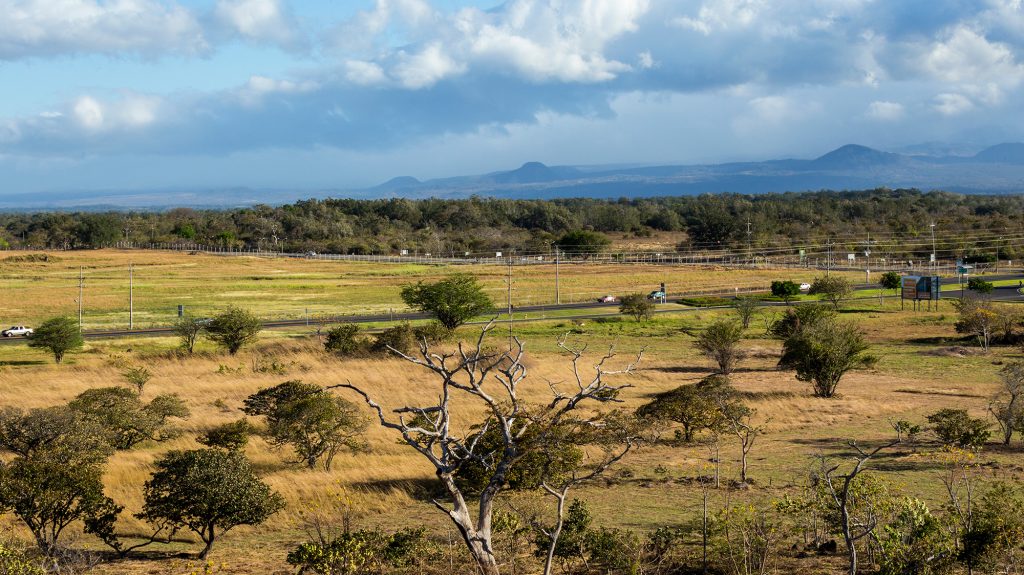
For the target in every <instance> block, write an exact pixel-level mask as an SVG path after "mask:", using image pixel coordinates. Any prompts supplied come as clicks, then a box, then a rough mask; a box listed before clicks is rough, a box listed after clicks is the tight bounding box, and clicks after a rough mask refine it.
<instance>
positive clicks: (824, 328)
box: [779, 319, 874, 397]
mask: <svg viewBox="0 0 1024 575" xmlns="http://www.w3.org/2000/svg"><path fill="white" fill-rule="evenodd" d="M867 349H868V344H867V342H866V341H865V340H864V334H863V333H862V332H861V331H860V329H859V328H858V327H857V326H856V325H854V324H852V323H847V322H840V321H837V320H834V319H823V320H819V321H818V322H815V323H813V324H811V325H809V326H806V327H804V328H802V329H800V330H798V331H796V332H794V333H793V334H792V335H790V336H789V337H788V338H787V339H786V340H785V341H784V342H783V344H782V358H781V359H780V360H779V366H780V367H783V368H786V369H793V370H796V378H797V379H799V380H800V381H808V382H811V385H812V387H813V389H814V395H815V396H816V397H832V396H834V395H835V393H836V387H838V386H839V380H840V379H841V378H842V377H843V375H844V374H845V373H846V372H847V371H849V370H851V369H854V368H857V367H862V366H867V365H870V364H871V363H873V361H874V358H873V357H872V356H870V355H868V354H866V353H865V352H866V351H867Z"/></svg>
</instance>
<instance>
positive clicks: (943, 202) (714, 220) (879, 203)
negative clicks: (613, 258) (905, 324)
mask: <svg viewBox="0 0 1024 575" xmlns="http://www.w3.org/2000/svg"><path fill="white" fill-rule="evenodd" d="M748 222H749V230H750V232H749V235H748ZM933 222H934V223H935V225H936V228H937V229H938V230H940V231H941V234H940V237H939V240H938V241H939V251H940V252H941V251H943V250H945V251H947V252H953V251H956V252H957V253H958V254H959V253H963V254H964V255H971V253H970V252H972V251H978V252H979V253H981V252H984V254H988V253H990V252H992V251H993V250H994V249H996V248H997V247H998V248H1000V249H1002V250H1005V252H1003V253H1005V255H1004V256H1003V257H1009V258H1012V257H1016V254H1017V252H1018V251H1022V252H1024V250H1022V249H1021V247H1020V244H1021V239H1020V238H1021V237H1022V236H1024V196H1020V195H960V194H953V193H947V192H927V193H925V192H921V191H918V190H912V189H910V190H905V189H899V190H890V189H875V190H867V191H854V192H831V191H820V192H803V193H783V194H763V195H740V194H718V195H710V194H707V195H700V196H684V197H662V198H642V199H629V198H621V199H619V200H598V199H585V198H579V199H560V200H550V201H547V200H506V199H492V198H479V197H473V198H469V199H461V200H451V199H426V200H408V199H400V198H389V199H379V200H349V199H323V200H317V199H311V200H305V201H299V202H296V203H295V204H291V205H283V206H276V207H275V206H267V205H258V206H254V207H249V208H239V209H232V210H194V209H187V208H180V209H174V210H169V211H162V212H145V211H143V212H119V211H110V212H71V213H69V212H36V213H6V214H0V248H5V247H11V248H23V247H31V248H55V249H79V248H90V247H102V246H107V245H111V244H113V243H114V242H120V241H131V242H137V243H149V242H160V243H179V244H186V243H187V244H199V245H206V246H221V247H226V248H238V249H262V250H278V251H289V252H305V251H317V252H322V253H344V254H371V253H372V254H389V253H396V252H397V251H399V250H402V249H407V250H409V253H413V252H414V251H416V252H419V253H425V252H432V253H434V254H444V253H462V252H476V253H481V252H487V251H492V250H506V251H509V252H511V251H513V250H515V251H517V252H518V253H547V252H548V251H549V250H550V249H551V246H552V243H553V242H554V241H555V240H557V239H558V238H559V237H561V236H562V235H563V234H565V233H566V232H569V231H571V230H593V231H596V232H601V233H604V234H608V235H610V236H612V237H613V238H620V237H639V238H642V237H645V236H650V235H652V234H656V233H658V232H685V234H679V237H680V238H682V240H681V242H680V243H679V246H678V249H680V250H684V251H687V250H710V249H737V250H743V249H747V248H748V247H749V248H751V249H754V250H759V249H760V250H769V249H772V248H773V247H779V246H784V247H787V248H793V247H799V246H810V247H814V246H818V247H820V246H822V245H824V244H825V243H826V242H830V243H832V244H833V245H835V246H837V247H838V248H840V249H841V248H843V247H847V248H849V249H859V248H862V247H863V245H865V242H868V243H869V244H870V243H871V242H875V243H877V244H879V245H881V244H885V243H886V242H888V243H889V244H890V245H889V246H888V247H887V248H886V251H888V252H890V253H897V252H900V251H901V250H902V252H903V253H906V254H908V255H912V254H918V255H920V254H927V253H928V252H930V249H931V245H930V243H929V242H927V241H925V240H927V239H928V238H929V237H930V231H931V228H930V224H931V223H933ZM915 238H917V239H919V240H921V241H920V242H914V241H913V240H914V239H915ZM748 242H749V243H748ZM1000 243H1001V246H1000V245H999V244H1000ZM926 244H927V245H926Z"/></svg>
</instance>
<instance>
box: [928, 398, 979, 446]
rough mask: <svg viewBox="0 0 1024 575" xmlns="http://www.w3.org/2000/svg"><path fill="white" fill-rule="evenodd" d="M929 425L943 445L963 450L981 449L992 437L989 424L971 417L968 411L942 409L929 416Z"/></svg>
mask: <svg viewBox="0 0 1024 575" xmlns="http://www.w3.org/2000/svg"><path fill="white" fill-rule="evenodd" d="M928 423H930V424H932V431H933V432H934V433H935V435H936V436H937V437H938V438H939V441H941V442H942V444H943V445H949V446H955V447H960V448H963V449H980V448H981V447H982V446H984V445H985V442H986V441H988V439H989V437H991V435H992V433H991V432H990V431H989V429H988V428H989V423H988V422H987V421H985V420H984V419H979V418H975V417H971V416H970V415H968V414H967V410H966V409H953V408H949V407H947V408H943V409H940V410H939V411H936V412H935V413H933V414H931V415H929V416H928Z"/></svg>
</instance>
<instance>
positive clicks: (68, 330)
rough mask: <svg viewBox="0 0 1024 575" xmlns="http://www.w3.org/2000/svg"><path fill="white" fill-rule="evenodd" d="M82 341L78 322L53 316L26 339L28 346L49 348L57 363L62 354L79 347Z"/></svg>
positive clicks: (60, 359) (61, 358) (62, 357)
mask: <svg viewBox="0 0 1024 575" xmlns="http://www.w3.org/2000/svg"><path fill="white" fill-rule="evenodd" d="M84 343H85V342H84V340H83V339H82V332H81V330H80V329H78V322H76V321H75V320H73V319H71V318H69V317H55V318H52V319H48V320H46V321H45V322H43V324H42V325H40V326H39V327H38V328H36V329H35V332H34V333H33V334H32V335H31V336H29V339H28V345H29V347H40V348H44V349H48V350H50V353H52V354H53V359H55V360H56V361H57V363H60V362H62V361H63V360H64V354H66V353H67V352H69V351H71V350H74V349H80V348H81V347H82V345H83V344H84Z"/></svg>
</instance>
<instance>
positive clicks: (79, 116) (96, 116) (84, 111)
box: [73, 96, 103, 130]
mask: <svg viewBox="0 0 1024 575" xmlns="http://www.w3.org/2000/svg"><path fill="white" fill-rule="evenodd" d="M73 110H74V112H75V119H76V120H77V121H78V123H79V125H81V126H82V127H83V128H86V129H88V130H99V129H100V128H102V127H103V106H102V105H100V103H99V102H97V101H96V99H95V98H93V97H91V96H82V97H81V98H79V99H78V101H76V102H75V105H74V108H73Z"/></svg>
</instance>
